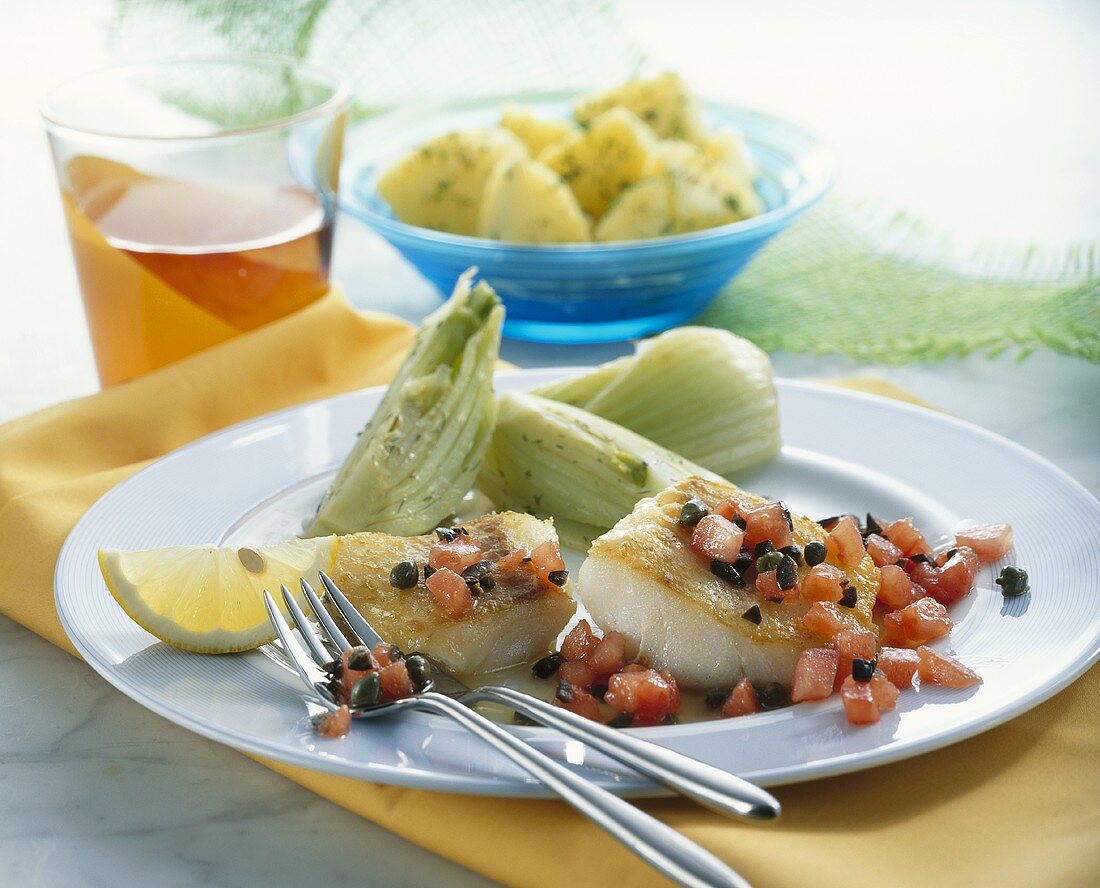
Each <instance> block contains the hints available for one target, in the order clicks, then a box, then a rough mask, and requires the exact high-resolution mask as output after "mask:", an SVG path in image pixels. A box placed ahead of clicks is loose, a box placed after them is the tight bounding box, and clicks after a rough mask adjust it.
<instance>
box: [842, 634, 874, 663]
mask: <svg viewBox="0 0 1100 888" xmlns="http://www.w3.org/2000/svg"><path fill="white" fill-rule="evenodd" d="M833 644H835V645H836V649H837V652H838V653H839V654H840V655H841V656H842V657H859V658H860V659H862V660H873V659H874V658H875V650H876V649H877V648H878V639H877V638H876V637H875V633H874V632H871V631H870V630H869V629H841V630H840V631H839V632H838V633H837V634H836V635H835V636H834V638H833Z"/></svg>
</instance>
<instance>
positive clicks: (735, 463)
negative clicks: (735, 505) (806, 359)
mask: <svg viewBox="0 0 1100 888" xmlns="http://www.w3.org/2000/svg"><path fill="white" fill-rule="evenodd" d="M535 392H536V394H539V395H542V396H543V397H545V398H550V399H552V400H555V401H561V402H563V403H566V404H572V405H574V406H576V407H581V408H583V409H584V410H587V411H588V412H589V413H594V414H596V415H597V416H602V417H603V418H604V419H609V420H611V421H612V422H615V423H618V424H619V425H621V426H625V427H626V428H628V429H630V430H631V431H634V432H637V433H638V434H639V435H642V436H644V437H646V438H649V439H650V440H651V441H654V442H656V443H657V444H660V445H662V446H663V447H666V448H668V449H669V450H671V451H673V452H674V453H678V454H680V455H681V456H683V457H684V458H686V459H689V460H691V461H693V462H696V463H698V464H699V465H701V466H705V467H706V468H708V469H710V470H711V471H713V472H717V473H718V474H720V475H725V476H727V477H728V476H730V475H732V474H733V473H736V472H739V471H741V470H742V469H745V468H747V467H749V466H751V465H754V464H755V463H759V462H763V461H764V460H766V459H771V458H772V457H773V456H775V455H776V454H777V453H778V452H779V447H780V439H779V408H778V406H777V404H776V398H775V382H774V380H773V378H772V366H771V361H770V360H769V359H768V356H767V355H766V354H765V353H764V352H763V351H761V350H760V349H759V348H757V347H756V346H755V345H753V344H752V343H751V342H749V341H748V340H747V339H742V338H741V337H740V336H734V335H733V334H732V333H728V332H726V331H725V330H715V329H712V328H710V327H679V328H677V329H675V330H669V331H668V332H667V333H662V334H661V335H660V336H655V337H654V338H653V339H648V340H646V341H645V342H642V343H640V344H639V346H638V349H637V351H636V352H635V353H634V354H633V355H628V356H626V357H623V358H619V359H618V360H615V361H611V362H609V363H607V364H603V365H601V366H600V367H597V368H596V369H595V370H593V371H591V372H589V373H585V374H583V375H581V376H575V377H573V378H571V379H566V380H564V381H562V382H556V383H551V384H550V385H546V386H543V387H542V388H539V389H536V390H535Z"/></svg>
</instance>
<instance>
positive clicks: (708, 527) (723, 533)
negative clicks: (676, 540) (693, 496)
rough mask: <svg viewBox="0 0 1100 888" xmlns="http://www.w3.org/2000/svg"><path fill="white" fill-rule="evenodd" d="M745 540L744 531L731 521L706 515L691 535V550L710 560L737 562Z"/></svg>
mask: <svg viewBox="0 0 1100 888" xmlns="http://www.w3.org/2000/svg"><path fill="white" fill-rule="evenodd" d="M744 538H745V534H744V531H742V530H741V528H740V527H738V526H737V525H736V524H734V523H733V522H732V521H730V520H729V519H727V518H723V517H722V516H721V515H705V516H704V517H703V518H701V519H699V523H698V524H696V525H695V530H694V531H693V532H692V534H691V548H692V551H694V552H698V553H699V554H700V555H702V556H704V557H705V558H707V559H708V560H717V561H736V560H737V556H738V555H739V554H740V553H741V542H742V540H744Z"/></svg>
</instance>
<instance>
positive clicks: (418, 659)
mask: <svg viewBox="0 0 1100 888" xmlns="http://www.w3.org/2000/svg"><path fill="white" fill-rule="evenodd" d="M405 669H406V670H408V673H409V678H411V679H412V683H413V687H415V688H416V689H417V691H422V690H424V687H425V686H426V685H427V684H428V682H429V681H430V680H431V677H432V667H431V664H430V663H429V662H428V661H427V659H425V658H424V657H423V656H421V655H420V654H410V655H409V656H408V657H406V658H405Z"/></svg>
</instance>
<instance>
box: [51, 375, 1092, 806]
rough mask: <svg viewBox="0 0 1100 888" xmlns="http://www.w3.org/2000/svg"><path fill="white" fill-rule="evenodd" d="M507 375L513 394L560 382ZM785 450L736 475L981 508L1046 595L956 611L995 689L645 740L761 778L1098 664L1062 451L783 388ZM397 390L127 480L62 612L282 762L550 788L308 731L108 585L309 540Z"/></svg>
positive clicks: (849, 500) (1046, 687) (109, 662)
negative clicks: (154, 627)
mask: <svg viewBox="0 0 1100 888" xmlns="http://www.w3.org/2000/svg"><path fill="white" fill-rule="evenodd" d="M566 372H567V371H562V370H553V371H551V370H542V371H520V372H514V373H503V374H500V375H499V377H498V380H497V386H498V388H499V389H523V388H529V387H531V386H534V385H539V384H543V383H546V382H549V381H551V380H554V379H558V378H560V377H561V376H563V375H564V374H565V373H566ZM779 395H780V406H781V410H782V420H783V435H784V440H785V442H786V445H785V446H784V448H783V453H782V455H781V456H780V457H779V458H778V459H776V460H775V461H773V462H772V463H770V464H769V465H767V466H764V467H762V468H760V469H758V470H756V471H754V472H752V473H751V474H750V475H747V476H744V477H741V478H739V479H737V480H738V481H740V482H741V483H742V484H743V485H744V486H746V487H747V488H749V489H751V490H755V491H757V492H760V493H764V494H767V495H769V496H773V497H780V498H782V499H783V500H785V501H786V502H787V503H788V504H789V505H790V506H791V508H792V509H795V510H798V511H801V512H805V513H807V514H809V515H811V516H818V517H820V516H823V515H828V514H834V513H837V512H844V511H854V512H857V513H862V512H864V511H868V510H869V511H871V512H873V513H875V514H877V515H882V516H902V515H912V516H914V517H915V518H916V521H917V524H918V526H920V527H922V528H927V529H928V530H929V531H931V532H932V534H933V535H936V534H944V535H947V534H949V533H950V532H951V531H952V530H953V529H954V528H955V527H956V525H957V524H958V523H959V522H961V521H964V520H967V519H973V520H978V521H1008V522H1011V523H1012V524H1013V526H1014V527H1015V530H1016V549H1015V551H1014V552H1013V553H1012V556H1011V560H1012V562H1013V563H1014V564H1018V565H1020V566H1022V567H1024V568H1026V569H1027V570H1028V572H1029V574H1030V576H1031V587H1032V590H1033V591H1032V593H1031V594H1030V595H1027V596H1024V597H1022V598H1016V599H1004V598H1002V596H1001V595H1000V593H999V590H997V587H996V586H994V585H993V577H994V576H995V574H996V571H997V570H999V567H1000V565H993V566H992V567H989V568H985V569H983V571H982V573H981V575H980V577H979V584H978V585H979V588H978V590H977V591H976V592H975V593H974V594H972V595H971V596H970V597H969V598H967V599H966V600H965V601H964V602H962V603H961V604H959V605H957V606H956V607H955V608H954V609H953V611H952V617H953V618H954V619H955V620H956V623H957V625H956V627H955V629H954V630H953V632H952V633H951V636H950V638H949V640H948V642H947V644H944V645H941V646H942V647H944V648H945V649H947V650H950V651H952V652H953V653H954V654H956V655H957V656H958V657H960V658H961V659H962V660H963V661H964V662H965V663H967V664H969V665H970V666H973V667H974V668H975V669H977V670H978V672H979V673H981V675H982V676H983V678H984V679H985V683H984V684H983V685H981V686H980V687H978V688H974V689H969V690H967V691H963V692H960V691H952V690H948V689H941V688H926V689H924V690H921V691H919V692H915V691H904V692H902V694H901V698H900V700H899V705H898V708H897V710H896V711H895V712H892V713H888V714H886V715H885V716H884V717H883V719H882V721H881V722H880V723H879V724H877V725H874V726H871V727H862V728H855V727H850V726H849V725H847V724H846V723H845V720H844V716H843V710H842V707H841V705H840V703H839V701H838V699H837V698H835V697H834V698H831V699H829V700H826V701H822V702H820V703H802V704H799V705H797V706H793V707H791V708H788V709H782V710H778V711H774V712H769V713H762V714H759V715H753V716H749V717H745V718H738V719H729V720H724V721H713V722H706V723H697V724H684V725H676V726H668V727H657V728H645V729H641V731H643V732H644V734H645V736H647V737H648V738H649V739H652V740H655V741H657V742H659V743H661V744H664V745H667V746H670V747H672V748H675V749H678V750H680V751H682V752H685V753H687V754H688V755H691V756H694V757H696V758H699V759H702V760H703V761H707V762H711V763H713V764H715V765H718V766H720V767H723V768H727V769H729V770H732V771H736V772H738V773H740V774H742V775H744V776H746V777H748V778H750V779H752V780H756V781H759V782H761V783H764V784H772V785H774V784H779V783H785V782H793V781H799V780H807V779H810V778H815V777H821V776H825V775H832V774H839V773H843V772H845V771H852V770H856V769H860V768H867V767H870V766H872V765H878V764H882V763H884V762H890V761H895V760H897V759H902V758H906V757H908V756H913V755H917V754H918V753H922V752H927V751H929V750H931V749H935V748H937V747H941V746H944V745H946V744H948V743H953V742H955V741H957V740H961V739H963V738H965V737H969V736H971V735H973V734H976V733H978V732H980V731H984V730H986V729H988V728H990V727H993V726H994V725H996V724H999V723H1001V722H1004V721H1006V720H1007V719H1010V718H1012V717H1013V716H1016V715H1019V714H1020V713H1022V712H1024V711H1026V710H1027V709H1029V708H1031V707H1032V706H1035V705H1036V704H1037V703H1039V702H1040V701H1042V700H1044V699H1046V698H1047V697H1049V696H1051V695H1052V694H1054V693H1055V692H1057V691H1058V690H1060V689H1061V688H1063V687H1065V686H1066V685H1067V684H1069V683H1070V682H1071V681H1073V679H1075V678H1076V677H1077V676H1079V675H1080V674H1082V673H1083V672H1084V671H1085V670H1086V669H1087V668H1088V667H1089V666H1090V665H1091V664H1092V663H1093V662H1094V661H1095V660H1096V659H1097V656H1098V654H1100V545H1098V540H1100V503H1098V502H1097V501H1096V499H1095V498H1093V497H1092V496H1091V495H1090V494H1089V493H1088V492H1087V491H1085V490H1084V488H1082V487H1081V486H1080V485H1078V484H1077V483H1076V482H1074V481H1073V480H1072V479H1070V478H1069V477H1068V476H1067V475H1065V474H1064V473H1062V472H1061V471H1059V470H1058V469H1056V468H1055V467H1054V466H1052V465H1050V464H1049V463H1048V462H1046V461H1044V460H1043V459H1041V458H1039V457H1038V456H1036V455H1034V454H1032V453H1030V452H1029V451H1027V450H1024V449H1023V448H1021V447H1019V446H1018V445H1016V444H1013V443H1012V442H1010V441H1007V440H1005V439H1004V438H1000V437H998V436H996V435H993V434H990V433H988V432H985V431H982V430H981V429H978V428H976V427H974V426H972V425H969V424H967V423H964V422H960V421H958V420H955V419H952V418H949V417H946V416H943V415H941V414H938V413H934V412H932V411H929V410H923V409H920V408H916V407H911V406H909V405H906V404H900V403H897V402H894V401H888V400H884V399H881V398H873V397H870V396H867V395H862V394H858V393H854V392H849V391H844V390H841V389H836V388H829V387H825V386H820V385H813V384H809V383H802V382H787V381H781V382H780V383H779ZM380 396H381V389H369V390H366V391H360V392H354V393H351V394H347V395H343V396H340V397H336V398H331V399H328V400H324V401H318V402H315V403H312V404H305V405H302V406H299V407H294V408H291V409H289V410H284V411H281V412H279V413H275V414H271V415H270V416H265V417H260V418H259V419H255V420H252V421H249V422H246V423H243V424H241V425H238V426H235V427H233V428H230V429H225V430H223V431H221V432H218V433H216V434H213V435H210V436H209V437H206V438H203V439H202V440H200V441H196V442H195V443H193V444H190V445H188V446H187V447H184V448H181V449H180V450H177V451H176V452H174V453H172V454H170V455H168V456H166V457H165V458H164V459H161V460H159V461H158V462H156V463H154V464H153V465H151V466H149V467H148V468H146V469H145V470H144V471H142V472H139V473H138V474H137V475H135V476H133V477H132V478H130V479H128V480H127V481H125V482H123V483H122V484H119V485H118V486H117V487H115V488H114V489H113V490H111V491H110V492H109V493H107V494H106V495H105V496H104V497H103V498H102V499H100V500H99V502H97V503H96V504H95V505H94V506H93V507H92V508H91V509H89V510H88V512H87V514H86V515H85V516H84V517H83V518H82V519H81V520H80V522H79V523H78V524H77V525H76V527H75V528H74V529H73V532H72V533H71V534H70V536H69V539H68V541H67V542H66V544H65V547H64V549H63V550H62V552H61V556H60V558H59V559H58V563H57V572H56V580H55V585H56V598H57V608H58V612H59V614H60V616H61V621H62V624H63V625H64V627H65V630H66V632H68V634H69V637H70V638H71V639H72V641H73V643H74V644H75V645H76V647H77V649H78V650H79V651H80V652H81V654H82V655H83V656H84V658H85V659H86V660H87V661H88V662H89V663H90V664H91V665H92V666H93V667H94V668H95V669H96V670H97V671H98V672H99V673H100V674H101V675H103V677H104V678H106V679H107V680H108V681H109V682H111V684H113V685H115V687H117V688H118V689H119V690H121V691H123V692H124V693H125V694H127V695H129V696H130V697H132V698H133V699H135V700H137V701H138V702H139V703H141V704H142V705H144V706H146V707H148V708H149V709H152V710H153V711H154V712H158V713H160V714H161V715H163V716H164V717H166V718H168V719H170V720H172V721H174V722H176V723H177V724H180V725H183V726H184V727H187V728H190V729H191V730H193V731H196V732H197V733H199V734H202V735H204V736H207V737H211V738H213V739H215V740H219V741H221V742H223V743H227V744H229V745H231V746H235V747H237V748H239V749H244V750H247V751H249V752H254V753H259V754H261V755H265V756H269V757H271V758H274V759H280V760H282V761H285V762H291V763H294V764H298V765H304V766H305V767H309V768H315V769H318V770H322V771H330V772H332V773H336V774H345V775H349V776H353V777H359V778H363V779H366V780H372V781H375V782H379V783H393V784H400V785H406V786H417V787H427V788H431V789H439V790H447V791H450V792H464V793H478V794H487V795H506V796H537V795H542V794H543V790H542V788H541V787H540V786H539V785H538V784H537V783H534V782H532V781H531V780H529V779H527V778H526V777H525V776H524V775H523V774H521V773H520V772H519V771H518V770H517V769H516V768H515V767H513V766H512V765H510V764H509V763H507V762H505V761H503V760H502V759H501V758H500V757H499V756H498V755H496V754H495V753H493V752H491V751H488V750H486V749H485V748H484V747H483V746H482V745H481V744H480V743H478V742H477V741H476V740H474V739H472V738H470V737H469V736H468V735H466V734H465V733H463V732H462V731H461V730H459V729H456V728H454V727H453V726H452V725H451V724H450V723H449V722H447V721H446V720H444V719H442V718H439V717H435V716H429V715H420V714H416V715H413V716H409V717H402V718H397V719H387V720H381V721H373V722H371V723H370V724H369V725H368V724H364V723H359V724H357V725H356V726H355V730H353V731H352V732H351V734H350V736H348V737H347V738H345V739H343V740H339V741H332V740H321V739H319V738H317V737H316V736H314V735H313V733H312V732H311V731H310V728H309V726H308V723H307V721H306V720H305V718H304V709H303V707H302V704H301V701H300V699H299V697H298V690H299V688H298V684H297V679H296V678H295V677H294V676H292V675H291V674H290V673H288V672H287V671H285V670H284V669H283V668H282V667H280V666H279V665H277V664H276V663H275V662H273V661H272V660H271V659H269V658H268V657H266V656H265V655H264V654H263V653H261V652H252V653H249V654H242V655H234V656H222V657H204V656H196V655H194V654H187V653H183V652H181V651H177V650H174V649H172V648H170V647H168V646H166V645H164V644H161V643H159V642H157V641H156V639H154V638H153V637H152V636H150V635H148V634H147V633H146V632H145V631H143V630H142V629H140V628H139V627H138V626H137V625H136V624H134V623H133V622H131V621H130V619H129V618H128V617H127V616H126V615H125V614H124V613H123V611H122V609H121V608H119V607H118V605H117V604H116V603H115V601H114V600H113V599H112V598H111V596H110V595H109V593H108V592H107V589H106V587H105V586H104V583H103V580H102V579H101V578H100V575H99V569H98V567H97V565H96V550H97V549H99V548H100V547H115V548H121V549H141V548H146V547H150V546H166V545H174V544H195V543H218V542H223V541H227V540H232V541H234V542H239V541H249V542H253V543H263V542H269V541H272V540H274V539H278V538H280V537H285V536H286V535H288V534H292V533H294V532H295V531H296V530H298V529H299V527H300V521H301V518H302V517H303V516H304V515H305V514H307V513H308V511H309V510H310V509H311V508H312V507H313V504H314V503H315V502H316V498H317V497H318V496H319V495H320V492H321V491H322V490H323V489H324V487H325V484H326V483H327V480H328V478H329V477H330V474H331V472H332V470H333V469H334V467H335V466H336V465H337V464H338V463H339V462H340V460H341V459H342V458H343V456H344V454H345V453H346V452H347V451H348V449H349V448H350V447H351V443H352V441H353V438H354V436H355V434H356V433H357V432H358V431H359V430H360V428H361V427H362V425H363V422H364V420H365V419H366V417H367V416H368V415H369V414H370V412H371V411H372V410H373V409H374V408H375V406H376V405H377V404H378V401H379V399H380ZM516 730H517V732H518V733H520V734H521V735H522V736H524V737H525V738H528V739H529V740H530V741H531V742H532V743H533V744H535V745H537V746H538V747H540V748H542V749H544V750H546V751H548V752H550V753H551V754H553V755H555V756H557V757H559V758H562V759H564V760H566V761H568V762H569V763H571V764H572V765H575V766H579V767H585V768H588V769H590V773H591V775H592V777H593V779H595V780H597V781H598V782H600V783H603V784H604V785H606V786H608V787H609V788H611V789H613V790H615V791H617V792H622V793H627V794H657V790H656V788H655V787H654V786H653V785H651V784H649V783H648V782H646V781H643V780H639V779H637V778H636V777H634V776H632V775H631V774H630V773H629V772H625V771H623V770H621V769H619V768H617V767H616V766H614V765H612V764H611V763H609V762H607V761H606V760H605V759H602V758H599V757H597V756H594V755H592V754H590V753H587V752H586V750H585V749H584V748H583V747H582V746H580V745H579V744H577V743H575V742H570V741H567V740H565V739H564V738H562V737H560V736H559V735H557V734H555V733H553V732H551V731H549V730H546V729H544V728H517V729H516Z"/></svg>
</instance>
